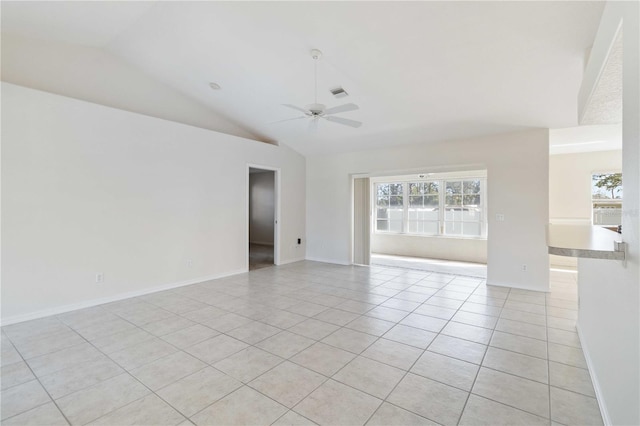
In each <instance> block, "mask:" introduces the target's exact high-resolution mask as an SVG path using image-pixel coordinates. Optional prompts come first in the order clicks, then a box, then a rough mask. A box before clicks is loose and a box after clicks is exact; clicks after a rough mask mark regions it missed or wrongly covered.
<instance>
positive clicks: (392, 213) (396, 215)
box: [389, 209, 403, 221]
mask: <svg viewBox="0 0 640 426" xmlns="http://www.w3.org/2000/svg"><path fill="white" fill-rule="evenodd" d="M402 213H403V211H402V209H389V219H391V220H400V221H402Z"/></svg>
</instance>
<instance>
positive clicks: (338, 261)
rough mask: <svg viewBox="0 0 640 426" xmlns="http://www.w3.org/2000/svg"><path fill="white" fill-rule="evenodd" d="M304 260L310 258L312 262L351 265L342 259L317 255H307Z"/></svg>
mask: <svg viewBox="0 0 640 426" xmlns="http://www.w3.org/2000/svg"><path fill="white" fill-rule="evenodd" d="M306 260H310V261H312V262H322V263H333V264H334V265H347V266H351V263H349V262H344V261H342V260H337V259H323V258H319V257H307V258H306Z"/></svg>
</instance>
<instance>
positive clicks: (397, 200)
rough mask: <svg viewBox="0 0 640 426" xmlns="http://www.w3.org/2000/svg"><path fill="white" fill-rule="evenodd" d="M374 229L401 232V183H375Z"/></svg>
mask: <svg viewBox="0 0 640 426" xmlns="http://www.w3.org/2000/svg"><path fill="white" fill-rule="evenodd" d="M377 188H378V190H377V209H376V210H377V216H376V230H378V231H390V232H402V229H403V216H404V214H403V201H404V200H403V192H402V189H403V185H402V184H401V183H384V184H378V185H377Z"/></svg>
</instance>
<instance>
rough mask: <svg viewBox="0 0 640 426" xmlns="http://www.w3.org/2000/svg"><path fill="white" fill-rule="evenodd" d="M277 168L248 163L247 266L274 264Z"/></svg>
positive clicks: (260, 266)
mask: <svg viewBox="0 0 640 426" xmlns="http://www.w3.org/2000/svg"><path fill="white" fill-rule="evenodd" d="M276 181H277V170H273V169H263V168H259V167H253V166H251V167H249V176H248V183H249V184H248V186H249V188H248V192H249V214H248V221H249V223H248V236H249V238H248V253H249V255H248V263H249V265H248V269H249V270H250V271H251V270H256V269H261V268H266V267H269V266H273V265H274V264H276V251H277V247H276V243H277V232H276V227H277V182H276Z"/></svg>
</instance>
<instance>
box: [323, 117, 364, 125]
mask: <svg viewBox="0 0 640 426" xmlns="http://www.w3.org/2000/svg"><path fill="white" fill-rule="evenodd" d="M322 118H324V119H326V120H329V121H332V122H334V123H338V124H344V125H345V126H349V127H356V128H357V127H360V126H362V123H361V122H359V121H355V120H349V119H347V118H342V117H332V116H330V117H322Z"/></svg>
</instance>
